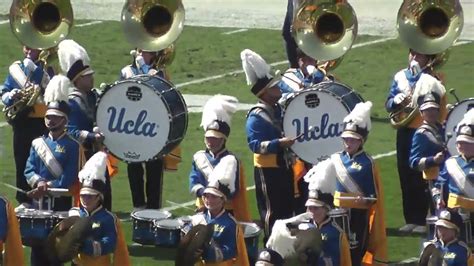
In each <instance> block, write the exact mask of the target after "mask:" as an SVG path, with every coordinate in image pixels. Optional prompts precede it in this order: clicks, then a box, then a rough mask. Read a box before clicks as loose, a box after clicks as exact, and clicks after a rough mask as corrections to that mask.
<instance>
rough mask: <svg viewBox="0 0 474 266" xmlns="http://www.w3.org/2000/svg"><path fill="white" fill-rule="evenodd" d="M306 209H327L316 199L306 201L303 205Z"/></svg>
mask: <svg viewBox="0 0 474 266" xmlns="http://www.w3.org/2000/svg"><path fill="white" fill-rule="evenodd" d="M305 206H306V207H328V206H327V204H326V203H324V202H322V201H320V200H317V199H308V200H307V201H306V204H305Z"/></svg>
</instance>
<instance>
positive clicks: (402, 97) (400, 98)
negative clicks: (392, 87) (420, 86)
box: [393, 93, 407, 104]
mask: <svg viewBox="0 0 474 266" xmlns="http://www.w3.org/2000/svg"><path fill="white" fill-rule="evenodd" d="M406 98H407V96H406V95H405V94H404V93H399V94H397V95H395V97H393V102H394V103H395V104H400V103H401V102H403V100H405V99H406Z"/></svg>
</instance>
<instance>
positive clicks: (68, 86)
mask: <svg viewBox="0 0 474 266" xmlns="http://www.w3.org/2000/svg"><path fill="white" fill-rule="evenodd" d="M71 91H72V83H71V81H70V80H69V79H68V78H67V77H66V76H64V75H61V74H59V75H56V76H54V77H53V78H52V79H51V80H50V81H49V83H48V86H46V89H45V90H44V102H45V103H46V104H48V103H50V102H55V101H65V102H67V101H68V95H69V93H70V92H71Z"/></svg>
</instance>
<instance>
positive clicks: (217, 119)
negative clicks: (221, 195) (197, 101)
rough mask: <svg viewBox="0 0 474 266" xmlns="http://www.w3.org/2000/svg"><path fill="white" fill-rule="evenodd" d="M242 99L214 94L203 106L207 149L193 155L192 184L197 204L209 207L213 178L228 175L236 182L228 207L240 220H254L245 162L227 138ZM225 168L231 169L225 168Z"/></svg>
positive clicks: (201, 206) (190, 178)
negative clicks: (208, 191) (206, 201)
mask: <svg viewBox="0 0 474 266" xmlns="http://www.w3.org/2000/svg"><path fill="white" fill-rule="evenodd" d="M237 103H238V100H237V98H235V97H231V96H227V95H216V96H214V97H212V98H210V99H209V100H208V101H207V102H206V104H205V105H204V108H203V113H202V120H201V126H202V127H203V128H204V131H205V133H204V143H205V144H206V149H205V150H201V151H198V152H196V153H195V154H194V156H193V162H192V168H191V172H190V174H189V187H190V190H191V193H192V194H193V195H194V196H196V208H197V209H198V210H203V209H205V206H204V202H203V199H202V196H203V193H204V190H205V188H206V186H207V184H208V182H209V180H210V179H212V178H213V177H215V176H216V175H219V174H220V175H225V176H222V177H223V178H228V179H229V180H231V181H230V182H232V183H233V185H232V187H233V188H234V189H233V191H232V193H231V194H230V196H229V198H228V201H227V204H226V210H228V211H229V212H231V213H232V215H233V216H234V217H235V218H236V219H237V221H240V222H250V221H251V220H250V213H249V207H248V202H247V197H246V196H247V193H246V192H247V190H246V187H247V186H246V184H245V175H244V171H243V170H244V169H243V165H242V162H241V161H240V160H239V159H238V158H237V157H236V156H235V155H234V154H233V153H231V152H230V151H229V150H228V149H227V147H226V142H227V139H228V137H229V135H230V125H231V116H232V114H233V113H234V112H235V111H236V110H237ZM223 169H227V170H225V171H223Z"/></svg>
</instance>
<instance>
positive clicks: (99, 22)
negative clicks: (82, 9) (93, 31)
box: [75, 20, 102, 28]
mask: <svg viewBox="0 0 474 266" xmlns="http://www.w3.org/2000/svg"><path fill="white" fill-rule="evenodd" d="M101 23H102V20H96V21H91V22H87V23H83V24H77V25H75V27H78V28H81V27H87V26H92V25H96V24H101Z"/></svg>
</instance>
